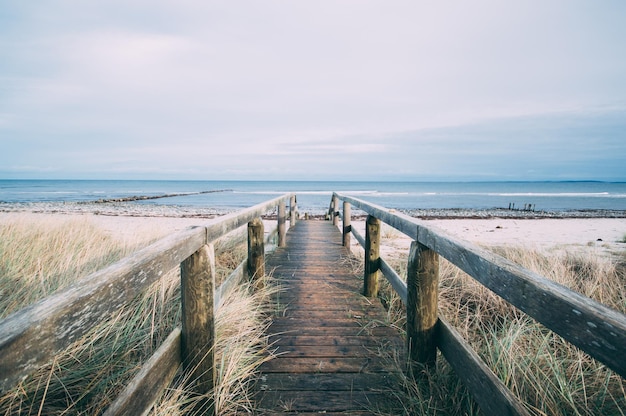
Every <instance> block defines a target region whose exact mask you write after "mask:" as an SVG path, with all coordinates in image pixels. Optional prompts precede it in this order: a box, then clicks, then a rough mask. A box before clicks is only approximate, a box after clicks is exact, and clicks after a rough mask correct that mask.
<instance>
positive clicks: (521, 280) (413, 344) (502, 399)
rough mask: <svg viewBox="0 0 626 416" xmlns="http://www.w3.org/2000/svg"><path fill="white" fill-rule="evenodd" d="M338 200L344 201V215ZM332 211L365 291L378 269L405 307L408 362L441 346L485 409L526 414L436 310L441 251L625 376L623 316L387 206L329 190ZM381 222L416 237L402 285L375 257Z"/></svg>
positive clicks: (428, 362)
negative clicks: (359, 251) (362, 221)
mask: <svg viewBox="0 0 626 416" xmlns="http://www.w3.org/2000/svg"><path fill="white" fill-rule="evenodd" d="M339 201H343V215H341V211H340V209H339ZM351 206H354V207H356V208H358V209H360V210H362V211H364V212H365V213H367V214H368V217H367V221H366V236H365V238H363V237H362V236H361V235H359V234H358V232H356V231H355V230H354V229H352V226H351ZM329 214H330V217H331V219H332V221H333V223H334V224H335V225H339V217H340V216H342V217H343V235H344V238H343V241H344V245H346V246H348V247H349V245H350V234H352V235H354V236H355V238H356V239H357V240H358V241H359V243H360V244H361V246H363V248H364V250H365V275H364V291H365V293H364V294H365V295H366V296H370V297H374V296H376V295H377V291H378V279H377V277H378V273H379V271H380V272H382V274H383V275H384V276H385V277H386V278H387V279H388V281H389V282H390V284H391V286H392V287H393V288H394V290H395V291H396V292H397V293H398V294H399V296H400V298H401V299H402V301H403V302H404V304H405V305H406V313H407V328H406V331H407V346H408V357H409V366H408V368H409V371H410V372H412V373H413V374H416V373H417V372H419V371H420V370H422V369H424V367H429V366H433V365H434V363H435V358H436V350H437V348H438V349H439V350H440V351H441V352H442V354H443V356H444V357H445V358H446V360H447V361H448V362H449V363H450V364H451V365H452V367H453V369H454V370H455V372H456V373H457V374H458V375H459V378H460V379H461V380H463V382H464V383H465V385H466V386H467V388H468V389H469V391H470V392H471V393H472V395H473V396H474V399H475V400H476V402H477V403H478V405H479V406H480V407H481V408H482V409H483V410H484V411H485V412H486V413H487V414H494V415H509V414H512V415H527V414H528V412H527V411H526V409H525V408H524V406H523V405H522V404H521V403H520V402H519V399H518V398H517V397H515V396H514V395H513V394H512V393H511V392H510V391H509V390H508V389H507V388H506V386H505V385H504V384H503V383H502V382H501V381H500V379H498V377H497V376H496V375H495V374H494V373H493V372H492V371H491V369H490V368H489V367H488V366H487V365H486V364H485V363H484V362H483V361H482V360H481V359H480V357H479V356H478V354H476V352H475V351H473V350H472V348H471V347H470V346H469V344H468V343H467V342H466V341H465V340H464V339H463V338H462V337H461V336H460V335H459V334H458V332H457V331H456V330H455V329H454V328H453V327H452V326H451V325H450V324H449V323H448V322H446V320H445V319H444V318H443V317H441V316H438V313H437V297H438V296H437V294H438V284H439V282H438V267H439V256H442V257H444V258H445V259H447V260H448V261H450V262H451V263H452V264H454V265H456V266H457V267H459V268H460V269H461V270H463V271H464V272H466V273H467V274H468V275H469V276H471V277H472V278H474V279H476V280H477V281H478V282H480V283H481V284H482V285H484V286H485V287H487V288H489V289H490V290H492V291H493V292H494V293H496V294H497V295H498V296H500V297H501V298H503V299H505V300H506V301H508V302H509V303H511V304H512V305H514V306H515V307H517V308H518V309H520V310H522V311H524V312H525V313H526V314H528V315H529V316H531V317H533V318H534V319H536V320H537V321H538V322H540V323H542V324H543V325H545V326H546V327H548V328H549V329H551V330H552V331H554V332H555V333H557V334H559V335H560V336H562V337H563V338H564V339H566V340H567V341H568V342H570V343H572V344H573V345H576V346H577V347H578V348H580V349H581V350H583V351H585V352H586V353H588V354H589V355H591V356H592V357H594V358H595V359H597V360H599V361H600V362H602V363H604V364H605V365H606V366H607V367H609V368H611V369H612V370H613V371H615V372H616V373H617V374H619V375H620V376H621V377H624V378H626V359H624V357H626V315H624V314H622V313H619V312H617V311H615V310H612V309H610V308H608V307H606V306H604V305H602V304H600V303H598V302H596V301H594V300H592V299H589V298H587V297H585V296H582V295H581V294H579V293H577V292H574V291H572V290H570V289H568V288H566V287H564V286H561V285H559V284H557V283H554V282H553V281H550V280H548V279H547V278H545V277H543V276H540V275H538V274H536V273H533V272H531V271H529V270H526V269H524V268H522V267H520V266H519V265H517V264H515V263H513V262H511V261H509V260H507V259H505V258H503V257H501V256H498V255H496V254H494V253H492V252H490V251H487V250H484V249H482V248H480V247H478V246H476V245H474V244H471V243H468V242H464V241H460V240H457V239H455V238H454V237H452V236H450V235H448V234H447V233H445V232H443V231H440V230H437V229H435V228H434V227H430V226H428V225H426V224H425V223H424V222H423V221H420V220H418V219H415V218H412V217H409V216H407V215H403V214H401V213H395V212H390V210H388V209H386V208H384V207H381V206H377V205H374V204H371V203H368V202H365V201H362V200H360V199H356V198H351V197H349V196H345V195H340V194H337V193H334V194H333V197H332V199H331V203H330V209H329ZM381 221H383V222H384V223H386V224H388V225H390V226H392V227H393V228H395V229H397V230H399V231H401V232H402V233H404V234H406V235H407V236H409V237H410V238H411V239H412V240H413V242H412V244H411V248H410V252H409V258H408V268H407V282H406V283H405V282H404V281H403V280H402V279H401V278H400V276H398V274H397V273H396V272H395V271H394V270H393V269H392V268H391V267H390V266H389V265H388V264H387V263H386V262H385V261H384V260H383V259H382V258H380V255H379V246H380V222H381Z"/></svg>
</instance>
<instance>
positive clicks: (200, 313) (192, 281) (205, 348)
mask: <svg viewBox="0 0 626 416" xmlns="http://www.w3.org/2000/svg"><path fill="white" fill-rule="evenodd" d="M180 276H181V302H182V333H181V343H182V345H181V350H182V358H183V366H184V368H185V369H186V371H188V372H189V373H190V374H191V378H190V380H192V383H193V390H194V391H196V392H197V393H198V394H201V395H205V394H207V393H208V392H210V391H212V390H213V387H214V383H215V357H214V351H215V348H214V346H215V316H214V312H213V308H214V305H213V303H214V291H215V250H214V248H213V245H212V244H208V245H204V246H202V247H201V248H200V249H199V250H198V251H196V252H195V253H194V254H192V255H191V256H190V257H189V258H187V259H186V260H184V261H183V262H182V263H181V265H180ZM209 406H210V407H211V409H212V410H211V412H214V409H213V408H214V404H213V403H210V404H209ZM211 414H213V413H211Z"/></svg>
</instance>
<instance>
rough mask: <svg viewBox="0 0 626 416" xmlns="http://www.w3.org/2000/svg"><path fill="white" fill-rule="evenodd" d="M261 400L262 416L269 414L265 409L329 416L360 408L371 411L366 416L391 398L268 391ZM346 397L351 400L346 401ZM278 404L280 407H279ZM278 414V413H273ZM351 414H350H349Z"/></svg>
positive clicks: (370, 394) (358, 393)
mask: <svg viewBox="0 0 626 416" xmlns="http://www.w3.org/2000/svg"><path fill="white" fill-rule="evenodd" d="M259 396H261V399H260V403H259V405H260V409H259V411H260V412H261V414H267V413H264V412H263V408H264V407H265V408H268V410H272V411H273V412H276V411H279V412H280V413H283V412H284V413H287V412H289V413H292V412H297V414H299V415H300V414H302V412H307V411H308V412H311V413H315V411H314V410H313V409H323V410H319V412H317V413H318V414H319V413H323V414H327V413H326V412H346V411H350V412H351V411H354V410H356V409H355V407H356V406H358V407H360V408H361V409H371V410H370V411H369V412H368V413H366V414H370V415H371V414H375V413H374V411H375V410H377V406H380V405H381V404H382V403H384V402H386V401H389V400H390V399H389V396H388V395H386V394H385V393H381V392H376V391H359V390H356V391H352V392H345V391H311V392H307V393H306V395H304V394H302V392H300V391H266V392H263V393H262V394H259ZM346 396H347V397H349V398H350V400H349V401H348V400H346ZM277 404H278V405H277ZM272 414H276V413H272ZM344 414H346V413H344ZM349 414H350V413H349Z"/></svg>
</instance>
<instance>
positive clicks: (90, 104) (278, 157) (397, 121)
mask: <svg viewBox="0 0 626 416" xmlns="http://www.w3.org/2000/svg"><path fill="white" fill-rule="evenodd" d="M624 22H626V1H623V0H604V1H591V0H588V1H577V0H562V1H561V0H547V1H546V0H536V1H535V0H523V1H516V2H511V1H501V0H497V1H496V0H494V1H489V0H474V1H437V2H435V1H420V0H410V1H393V0H384V1H369V0H354V1H342V0H332V1H324V0H321V1H320V0H316V1H304V0H302V1H295V0H284V1H236V0H228V1H211V0H208V1H207V0H178V1H159V0H150V1H147V0H146V1H138V0H107V1H99V2H96V1H86V0H73V1H72V0H65V1H63V0H50V1H41V2H39V1H37V2H33V1H8V0H7V1H3V0H0V178H104V179H106V178H128V179H135V178H138V179H149V178H154V179H336V180H343V179H350V180H357V179H367V180H372V179H383V180H393V179H403V180H417V181H419V180H459V179H463V180H546V179H547V180H582V179H593V180H626V24H625V23H624Z"/></svg>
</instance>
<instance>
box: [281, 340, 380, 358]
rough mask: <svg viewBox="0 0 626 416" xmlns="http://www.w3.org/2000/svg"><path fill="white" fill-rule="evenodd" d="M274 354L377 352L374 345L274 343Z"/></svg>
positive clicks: (319, 355)
mask: <svg viewBox="0 0 626 416" xmlns="http://www.w3.org/2000/svg"><path fill="white" fill-rule="evenodd" d="M272 347H274V352H273V353H274V354H275V355H276V356H278V357H280V358H304V357H308V358H330V357H353V358H356V357H367V356H369V355H372V353H375V348H374V347H366V346H364V345H358V346H357V345H324V344H321V343H317V344H316V345H272Z"/></svg>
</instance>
